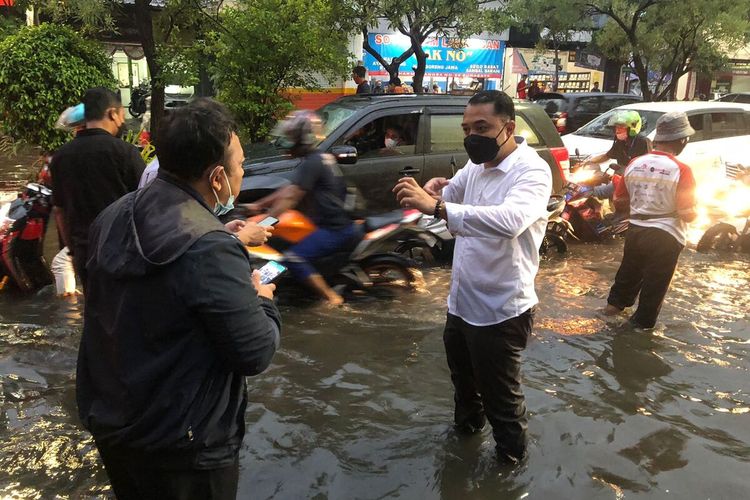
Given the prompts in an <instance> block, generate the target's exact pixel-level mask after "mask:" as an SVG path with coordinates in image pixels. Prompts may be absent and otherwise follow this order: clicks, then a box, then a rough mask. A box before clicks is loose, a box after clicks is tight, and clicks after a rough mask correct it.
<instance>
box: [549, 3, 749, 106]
mask: <svg viewBox="0 0 750 500" xmlns="http://www.w3.org/2000/svg"><path fill="white" fill-rule="evenodd" d="M561 1H577V0H561ZM579 3H583V2H579ZM585 8H586V9H587V10H588V12H590V13H596V14H604V15H606V16H608V18H609V20H608V22H607V24H606V25H605V27H604V29H603V30H601V32H599V33H598V34H597V36H596V38H595V42H596V43H597V45H598V46H599V47H600V48H601V49H602V51H603V52H604V54H605V55H607V56H608V57H610V58H613V59H615V60H621V61H630V63H631V65H632V67H633V70H634V71H635V73H636V74H637V75H638V77H639V79H640V80H641V82H645V81H648V75H649V74H652V75H653V74H654V72H656V74H658V75H660V76H658V77H657V78H656V79H652V81H651V82H650V83H651V86H650V87H649V86H646V85H642V90H643V95H644V98H645V99H646V100H662V99H667V98H669V97H671V95H672V94H673V93H674V91H675V89H676V85H677V80H678V79H679V78H680V77H681V76H682V75H684V74H686V73H688V72H689V71H706V72H710V71H713V70H716V69H718V68H720V67H721V66H722V64H723V63H724V62H725V54H726V53H727V51H731V50H732V48H734V47H742V46H744V45H745V44H746V43H747V41H748V33H749V32H750V20H749V18H748V13H750V0H588V1H586V2H585Z"/></svg>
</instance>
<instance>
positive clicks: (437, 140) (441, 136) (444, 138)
mask: <svg viewBox="0 0 750 500" xmlns="http://www.w3.org/2000/svg"><path fill="white" fill-rule="evenodd" d="M463 118H464V117H463V115H432V116H430V143H431V145H432V148H431V151H432V152H433V153H442V152H446V151H463V150H464V131H463V130H462V129H461V122H462V121H463Z"/></svg>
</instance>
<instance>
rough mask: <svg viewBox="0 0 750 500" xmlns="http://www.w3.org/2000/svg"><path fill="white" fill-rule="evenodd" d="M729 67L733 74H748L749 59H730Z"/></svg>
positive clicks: (749, 70)
mask: <svg viewBox="0 0 750 500" xmlns="http://www.w3.org/2000/svg"><path fill="white" fill-rule="evenodd" d="M729 68H730V71H731V73H732V74H733V75H744V76H750V59H732V60H730V61H729Z"/></svg>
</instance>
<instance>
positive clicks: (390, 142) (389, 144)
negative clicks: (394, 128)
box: [385, 138, 398, 149]
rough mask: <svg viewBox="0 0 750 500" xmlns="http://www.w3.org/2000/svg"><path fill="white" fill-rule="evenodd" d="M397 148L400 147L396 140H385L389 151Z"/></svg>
mask: <svg viewBox="0 0 750 500" xmlns="http://www.w3.org/2000/svg"><path fill="white" fill-rule="evenodd" d="M396 146H398V141H397V140H396V139H389V138H386V140H385V147H387V148H388V149H393V148H395V147H396Z"/></svg>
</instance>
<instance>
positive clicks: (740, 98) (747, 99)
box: [734, 94, 750, 104]
mask: <svg viewBox="0 0 750 500" xmlns="http://www.w3.org/2000/svg"><path fill="white" fill-rule="evenodd" d="M734 102H741V103H743V104H750V94H737V98H736V99H735V100H734Z"/></svg>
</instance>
